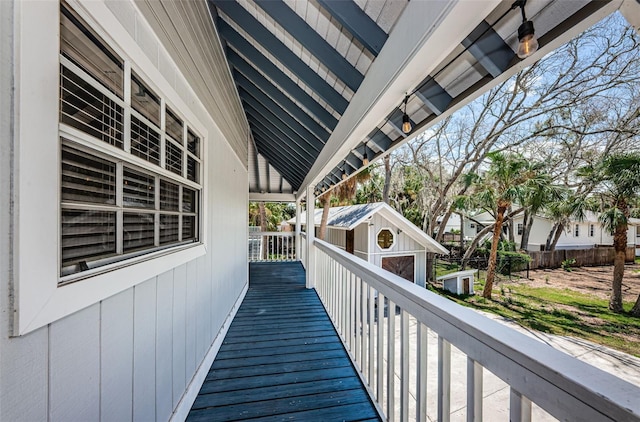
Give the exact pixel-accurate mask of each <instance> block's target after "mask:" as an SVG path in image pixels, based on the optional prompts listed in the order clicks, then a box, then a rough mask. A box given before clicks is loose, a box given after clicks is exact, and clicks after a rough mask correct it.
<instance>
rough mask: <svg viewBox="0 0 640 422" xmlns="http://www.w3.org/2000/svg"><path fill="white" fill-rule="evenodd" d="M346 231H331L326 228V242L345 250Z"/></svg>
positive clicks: (329, 228)
mask: <svg viewBox="0 0 640 422" xmlns="http://www.w3.org/2000/svg"><path fill="white" fill-rule="evenodd" d="M346 233H347V231H346V230H340V229H332V228H331V227H327V238H326V241H327V242H328V243H331V244H332V245H336V246H337V247H339V248H340V249H345V248H346V242H347V238H346V236H347V235H346Z"/></svg>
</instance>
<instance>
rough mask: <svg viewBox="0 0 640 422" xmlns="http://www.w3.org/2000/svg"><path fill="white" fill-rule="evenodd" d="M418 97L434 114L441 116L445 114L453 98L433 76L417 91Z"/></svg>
mask: <svg viewBox="0 0 640 422" xmlns="http://www.w3.org/2000/svg"><path fill="white" fill-rule="evenodd" d="M416 96H417V97H418V98H420V100H422V102H423V103H424V104H425V105H426V106H427V107H428V108H429V110H431V112H433V113H434V114H435V115H437V116H439V115H441V114H442V113H444V112H445V110H446V109H447V107H449V104H451V101H452V100H453V98H452V97H451V95H449V93H448V92H447V91H445V90H444V88H442V87H441V86H440V85H439V84H438V82H436V81H435V80H434V79H433V78H432V77H431V76H428V77H427V79H425V80H424V81H423V82H422V83H421V84H420V88H419V89H418V90H417V91H416Z"/></svg>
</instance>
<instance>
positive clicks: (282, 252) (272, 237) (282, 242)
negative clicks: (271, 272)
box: [249, 231, 296, 262]
mask: <svg viewBox="0 0 640 422" xmlns="http://www.w3.org/2000/svg"><path fill="white" fill-rule="evenodd" d="M295 259H296V239H295V234H294V233H292V232H254V231H252V232H249V262H255V261H294V260H295Z"/></svg>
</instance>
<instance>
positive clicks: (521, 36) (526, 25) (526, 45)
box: [516, 21, 538, 59]
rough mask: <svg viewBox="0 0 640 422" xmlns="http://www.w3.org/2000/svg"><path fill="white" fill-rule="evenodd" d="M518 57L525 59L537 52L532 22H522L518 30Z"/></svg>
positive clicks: (536, 40)
mask: <svg viewBox="0 0 640 422" xmlns="http://www.w3.org/2000/svg"><path fill="white" fill-rule="evenodd" d="M518 41H519V42H518V51H517V52H516V54H518V57H520V58H521V59H525V58H527V57H529V56H530V55H532V54H533V53H535V52H536V51H537V50H538V39H537V38H536V34H535V30H534V29H533V22H531V21H524V22H522V25H520V27H519V28H518Z"/></svg>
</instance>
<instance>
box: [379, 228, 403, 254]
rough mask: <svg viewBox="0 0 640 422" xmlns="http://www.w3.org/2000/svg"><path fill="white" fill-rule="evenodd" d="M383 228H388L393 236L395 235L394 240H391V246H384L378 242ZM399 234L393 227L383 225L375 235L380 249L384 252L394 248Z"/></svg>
mask: <svg viewBox="0 0 640 422" xmlns="http://www.w3.org/2000/svg"><path fill="white" fill-rule="evenodd" d="M383 230H388V231H389V232H391V236H393V242H391V246H389V247H388V248H383V247H381V246H380V244H379V243H378V236H380V233H381V232H382V231H383ZM397 236H398V234H397V233H394V230H393V229H392V228H391V227H381V228H380V229H379V230H378V231H377V232H376V237H375V242H376V247H377V248H378V249H379V250H381V251H384V252H388V251H390V250H392V249H393V247H394V246H395V245H396V242H397Z"/></svg>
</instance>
